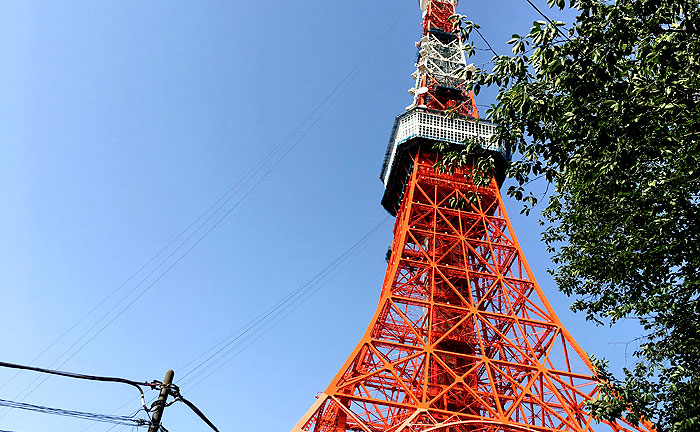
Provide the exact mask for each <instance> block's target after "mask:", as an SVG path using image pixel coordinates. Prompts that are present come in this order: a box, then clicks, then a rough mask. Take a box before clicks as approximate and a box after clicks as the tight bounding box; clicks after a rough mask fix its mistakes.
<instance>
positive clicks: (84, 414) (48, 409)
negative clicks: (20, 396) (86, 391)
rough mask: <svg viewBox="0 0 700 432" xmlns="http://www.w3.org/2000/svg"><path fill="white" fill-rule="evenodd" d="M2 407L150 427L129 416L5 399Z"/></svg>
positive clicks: (1, 404) (1, 402)
mask: <svg viewBox="0 0 700 432" xmlns="http://www.w3.org/2000/svg"><path fill="white" fill-rule="evenodd" d="M0 406H5V407H10V408H17V409H22V410H28V411H34V412H40V413H44V414H53V415H59V416H63V417H74V418H79V419H83V420H92V421H95V422H102V423H112V424H115V425H128V426H145V425H148V420H144V419H135V418H132V417H127V416H114V415H108V414H98V413H91V412H85V411H73V410H66V409H62V408H51V407H46V406H42V405H33V404H28V403H24V402H15V401H9V400H5V399H0Z"/></svg>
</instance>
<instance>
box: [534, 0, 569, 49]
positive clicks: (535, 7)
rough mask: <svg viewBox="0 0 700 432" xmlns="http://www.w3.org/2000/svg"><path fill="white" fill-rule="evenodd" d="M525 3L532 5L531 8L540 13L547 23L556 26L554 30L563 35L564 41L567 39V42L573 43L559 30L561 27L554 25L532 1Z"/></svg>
mask: <svg viewBox="0 0 700 432" xmlns="http://www.w3.org/2000/svg"><path fill="white" fill-rule="evenodd" d="M525 1H526V2H528V3H529V4H530V6H532V7H533V8H534V9H535V10H536V11H537V13H539V14H540V15H542V17H543V18H544V19H546V20H547V22H549V23H550V24H551V25H552V26H554V28H555V29H556V30H557V33H559V34H560V35H562V37H564V39H566V40H568V41H569V42H571V39H569V37H568V36H567V35H565V34H564V33H563V32H562V31H561V30H560V29H559V26H557V25H556V24H554V21H552V20H551V19H549V17H548V16H547V15H545V14H544V13H543V12H542V11H541V10H540V8H538V7H537V6H535V4H534V3H533V2H532V1H530V0H525Z"/></svg>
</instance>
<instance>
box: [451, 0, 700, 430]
mask: <svg viewBox="0 0 700 432" xmlns="http://www.w3.org/2000/svg"><path fill="white" fill-rule="evenodd" d="M548 1H549V4H550V7H559V8H560V9H564V8H565V7H568V8H573V9H574V10H575V11H576V12H575V13H576V14H577V18H576V19H575V21H574V23H573V24H572V25H571V26H570V27H568V28H567V27H566V26H565V24H564V23H562V22H558V21H551V20H549V19H547V20H545V21H538V22H535V23H534V24H533V27H532V29H531V30H530V32H529V34H527V35H525V36H519V35H513V38H512V39H511V40H510V41H509V44H510V45H511V46H512V55H507V56H506V55H500V56H495V57H494V58H493V62H494V63H493V68H491V69H490V70H477V71H476V72H469V71H465V75H466V76H467V79H468V83H469V85H470V86H471V88H472V89H473V90H474V92H475V93H478V92H479V89H480V88H482V87H483V86H493V85H495V86H498V88H499V94H498V97H497V101H496V104H495V105H493V106H492V107H491V109H490V110H489V112H488V116H489V117H490V119H491V120H493V121H494V122H495V123H497V124H499V128H500V135H499V138H500V139H503V140H505V141H506V142H508V143H510V144H512V146H513V150H514V151H515V152H516V155H517V157H516V158H515V159H516V160H514V161H513V163H512V164H511V166H510V168H509V175H510V176H511V177H512V178H514V179H515V180H516V182H517V184H518V185H516V186H513V187H511V188H509V190H508V193H509V194H510V195H512V196H515V197H516V198H519V199H521V200H524V201H526V205H525V209H524V211H526V212H527V211H529V209H530V208H531V206H532V205H534V204H535V203H536V202H537V197H536V196H535V195H533V193H532V191H529V190H528V187H529V186H528V183H529V182H531V181H532V180H533V179H535V178H539V177H543V178H544V179H545V180H546V181H547V182H550V183H551V184H552V185H553V186H552V188H551V189H552V191H551V193H550V194H549V196H548V200H547V202H546V203H545V204H546V206H545V208H544V210H543V212H542V215H543V218H542V223H543V225H544V226H545V227H544V233H543V238H544V240H545V242H546V244H547V245H548V247H549V249H550V251H551V252H552V253H553V261H554V263H555V266H556V267H555V268H554V269H552V270H550V271H551V272H552V274H553V276H554V278H555V280H556V283H557V284H558V286H559V288H560V289H561V290H562V291H563V292H565V293H566V294H568V295H571V296H574V298H575V302H574V303H573V305H572V309H573V310H575V311H582V312H585V313H586V316H587V318H588V319H590V320H594V321H595V322H597V323H600V324H603V323H604V324H609V325H613V324H614V323H616V322H618V321H619V320H623V319H635V320H638V322H639V323H640V324H641V326H642V328H643V329H644V334H643V336H642V337H641V342H640V348H639V349H638V350H637V351H636V352H635V353H634V355H635V364H634V366H632V367H631V368H630V369H625V370H624V371H623V373H622V375H621V376H618V377H615V376H613V375H612V374H611V373H610V372H609V371H608V369H607V368H606V365H605V362H604V361H600V360H595V359H594V363H595V364H596V365H597V368H598V375H599V377H600V378H602V384H601V386H600V387H601V390H602V392H601V397H599V398H598V399H597V400H596V401H594V402H593V403H591V404H590V407H589V408H590V409H591V410H592V411H593V413H594V414H595V415H596V416H598V418H608V419H613V418H619V417H621V416H626V417H627V418H628V419H629V420H631V421H639V420H640V419H641V418H646V419H649V420H651V421H652V422H653V423H654V424H655V425H656V427H657V429H658V430H659V431H697V430H700V302H699V297H700V295H699V294H700V271H699V268H700V149H699V148H698V143H699V141H700V125H699V124H698V120H699V119H700V34H699V32H698V30H700V8H699V4H698V1H697V0H695V1H693V0H619V1H615V2H610V1H600V0H580V1H578V0H571V1H570V3H569V5H568V6H567V5H565V1H564V0H548ZM456 18H458V19H459V24H460V25H461V29H462V31H463V33H464V36H465V38H466V40H469V38H470V37H471V36H472V31H473V30H474V29H475V28H477V29H478V26H477V25H476V24H474V23H472V22H470V21H468V20H467V17H465V16H459V17H456ZM473 44H474V42H471V43H470V46H468V47H467V52H468V54H471V53H473V52H474V50H473ZM452 156H453V159H454V155H452Z"/></svg>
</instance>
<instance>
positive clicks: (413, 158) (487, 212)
mask: <svg viewBox="0 0 700 432" xmlns="http://www.w3.org/2000/svg"><path fill="white" fill-rule="evenodd" d="M456 4H457V0H420V7H421V10H422V11H423V26H422V37H421V39H420V42H419V45H418V47H419V55H418V61H417V63H416V71H415V73H414V74H413V75H412V76H413V78H415V80H416V81H415V87H414V88H412V89H411V90H410V93H411V94H412V95H413V103H412V104H411V105H410V106H409V107H408V108H407V109H406V112H405V113H403V114H401V115H400V116H398V117H397V118H396V121H395V123H394V127H393V130H392V132H391V139H390V142H389V147H388V149H387V153H386V157H385V160H384V166H383V168H382V173H381V177H380V178H381V180H382V182H383V183H384V186H385V192H384V196H383V198H382V206H383V207H384V208H385V209H386V210H387V211H388V212H389V213H390V214H392V215H394V216H396V223H395V226H394V239H393V243H392V248H391V251H392V252H391V257H390V259H389V264H388V267H387V271H386V276H385V278H384V283H383V285H382V290H381V295H380V299H379V304H378V306H377V311H376V313H375V314H374V317H373V318H372V321H371V322H370V324H369V327H368V329H367V331H366V333H365V334H364V336H363V337H362V339H361V340H360V342H359V343H358V344H357V346H356V347H355V349H354V350H353V352H352V354H351V355H350V357H349V358H348V360H347V361H346V362H345V364H344V365H343V366H342V367H341V369H340V371H339V372H338V374H337V375H336V376H335V378H333V380H332V381H331V383H330V385H329V386H328V388H327V389H326V390H325V392H323V393H322V394H320V395H319V397H318V398H317V400H316V402H315V403H314V404H313V405H312V406H311V408H310V409H309V410H308V411H307V413H306V414H305V415H304V416H303V417H302V418H301V420H300V421H299V422H298V423H297V425H296V426H295V427H294V428H293V429H292V432H301V431H308V432H348V431H354V432H380V431H382V432H384V431H386V432H418V431H423V432H428V431H442V432H448V431H449V432H463V431H464V432H466V431H470V432H481V431H483V432H487V431H488V432H497V431H503V432H505V431H530V432H535V431H536V432H544V431H627V432H631V431H639V430H647V431H648V430H651V429H650V428H648V427H646V426H641V427H634V426H632V425H630V424H628V423H626V422H624V421H623V420H619V421H617V422H610V423H609V422H603V423H598V422H596V421H595V420H594V419H593V418H592V417H591V415H590V414H589V413H587V412H586V409H585V402H586V401H587V400H590V399H592V398H595V397H596V395H597V393H598V390H597V387H596V381H595V379H594V378H593V377H592V375H593V373H592V371H591V364H590V362H589V361H588V358H587V356H586V355H585V353H584V352H583V350H582V349H581V348H580V347H579V346H578V345H577V344H576V342H575V341H574V340H573V338H572V337H571V335H570V334H569V332H568V331H567V330H566V329H565V328H564V326H563V325H562V323H561V321H560V320H559V318H558V317H557V316H556V314H555V313H554V311H553V310H552V307H551V306H550V304H549V303H548V301H547V299H546V298H545V295H544V293H543V292H542V290H541V289H540V287H539V286H538V285H537V282H536V281H535V279H534V277H533V275H532V272H531V270H530V268H529V267H528V264H527V262H526V261H525V257H524V255H523V252H522V249H521V248H520V246H519V244H518V241H517V239H516V237H515V233H514V231H513V227H512V226H511V223H510V221H509V219H508V216H507V214H506V211H505V208H504V206H503V201H502V199H501V194H500V191H499V187H500V185H501V183H502V182H503V180H504V177H505V168H506V166H507V164H508V161H509V159H510V154H509V149H508V147H507V146H505V145H503V144H501V143H493V142H491V141H490V137H491V136H492V135H493V134H494V133H495V126H494V125H493V124H490V123H489V122H487V121H485V120H479V118H478V111H477V108H476V105H475V103H474V96H473V94H472V93H471V92H470V91H466V90H465V82H464V78H463V71H464V70H465V69H466V68H467V67H468V66H467V65H466V60H465V56H464V52H463V50H462V41H461V40H460V36H459V32H458V31H455V30H454V28H453V22H452V21H451V20H450V17H451V16H452V15H454V13H455V6H456ZM474 139H476V140H478V142H480V143H481V146H482V151H481V152H479V153H481V154H483V152H484V151H485V152H488V153H489V154H490V155H492V156H494V157H495V158H496V160H497V163H496V170H495V174H494V175H493V177H492V178H491V179H490V183H488V184H487V185H485V186H481V185H480V184H477V185H475V184H474V183H473V182H472V181H471V179H470V178H471V176H470V173H471V172H472V168H473V167H474V166H475V164H476V162H477V159H478V158H479V157H482V156H480V155H479V154H475V155H474V156H473V157H472V160H471V162H470V163H468V164H466V165H463V166H461V167H457V168H455V169H454V172H451V173H450V172H441V171H439V170H436V169H435V165H436V163H437V162H438V160H439V158H440V155H439V154H438V151H437V150H435V144H436V143H449V144H450V145H452V146H453V147H455V148H458V146H461V145H464V144H463V143H464V142H465V141H467V140H474ZM475 197H476V199H474V198H475Z"/></svg>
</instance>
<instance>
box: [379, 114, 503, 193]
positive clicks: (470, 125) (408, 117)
mask: <svg viewBox="0 0 700 432" xmlns="http://www.w3.org/2000/svg"><path fill="white" fill-rule="evenodd" d="M397 121H398V124H397V125H396V128H395V134H394V140H393V145H392V149H391V153H390V157H389V160H388V161H387V162H388V164H387V165H386V168H385V172H384V179H383V180H384V185H386V184H387V182H388V181H389V174H390V173H391V168H392V165H393V163H394V158H395V156H396V149H397V148H398V146H399V145H401V144H402V143H404V142H406V141H408V140H409V139H412V138H427V139H432V140H435V141H443V142H449V143H455V144H461V143H463V142H464V141H465V140H466V139H469V138H479V139H480V141H481V145H482V147H483V148H484V149H486V150H493V151H497V152H500V153H502V154H503V156H504V157H507V149H506V147H505V146H504V145H503V144H501V143H499V142H491V137H492V136H493V135H494V134H495V133H496V126H495V125H493V124H491V123H487V122H485V121H483V120H475V119H468V118H451V117H446V116H444V115H440V114H434V113H431V112H426V111H421V110H420V109H414V110H413V111H409V112H408V113H406V114H404V115H403V116H401V117H400V118H399V119H397Z"/></svg>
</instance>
